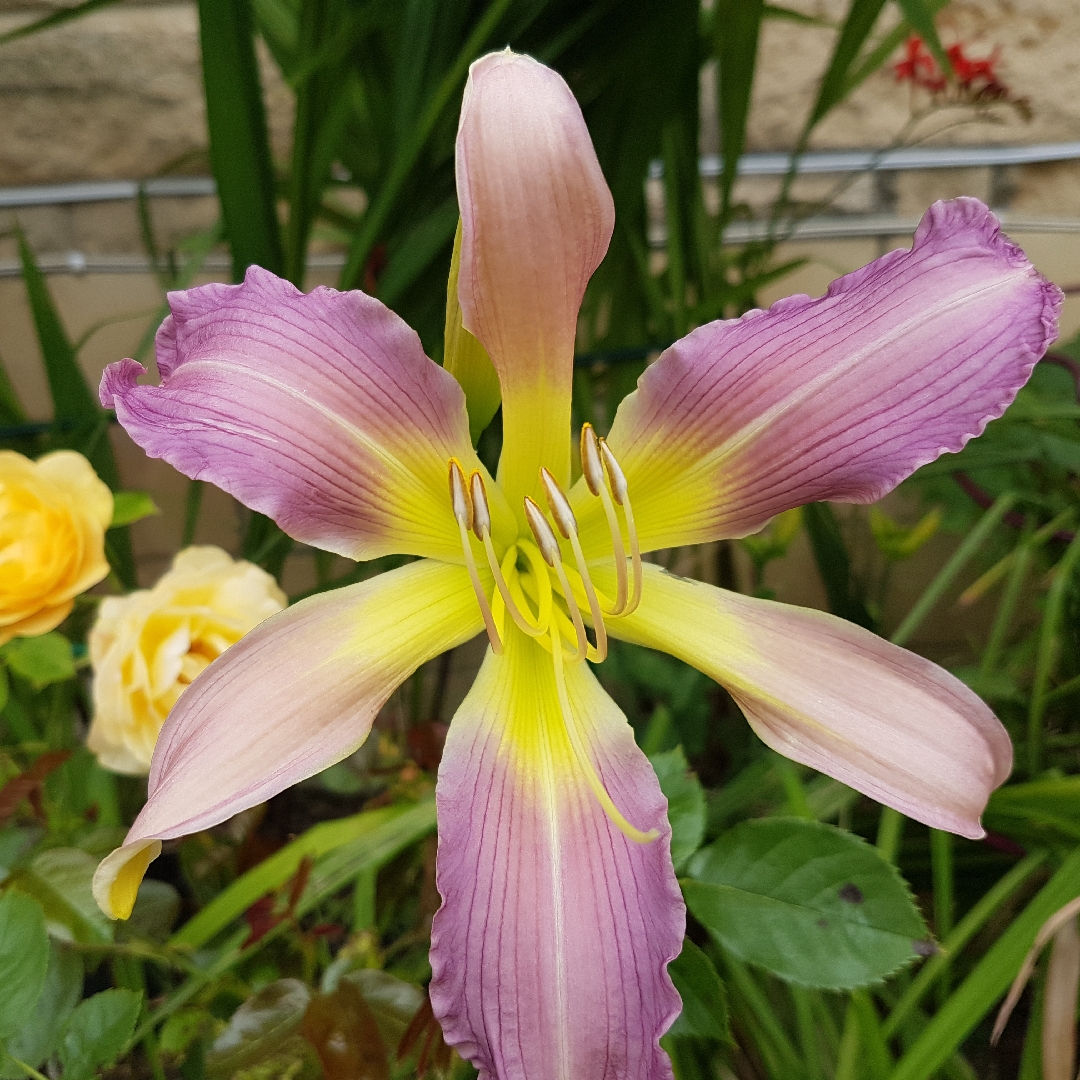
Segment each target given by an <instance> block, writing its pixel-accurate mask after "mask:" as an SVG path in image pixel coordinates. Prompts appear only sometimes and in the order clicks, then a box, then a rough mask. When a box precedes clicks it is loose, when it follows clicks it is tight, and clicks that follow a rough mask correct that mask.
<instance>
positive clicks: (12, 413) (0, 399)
mask: <svg viewBox="0 0 1080 1080" xmlns="http://www.w3.org/2000/svg"><path fill="white" fill-rule="evenodd" d="M26 419H27V417H26V410H25V409H24V408H23V407H22V402H20V401H19V395H18V394H16V393H15V387H14V386H12V384H11V379H10V378H9V377H8V373H7V370H6V369H5V367H4V364H3V361H2V360H0V424H11V425H15V424H25V423H26Z"/></svg>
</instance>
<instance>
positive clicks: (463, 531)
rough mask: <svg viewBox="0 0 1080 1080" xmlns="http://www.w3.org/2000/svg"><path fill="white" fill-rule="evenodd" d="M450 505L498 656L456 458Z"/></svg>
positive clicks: (452, 467)
mask: <svg viewBox="0 0 1080 1080" xmlns="http://www.w3.org/2000/svg"><path fill="white" fill-rule="evenodd" d="M449 479H450V505H451V506H452V507H453V510H454V518H455V520H456V521H457V524H458V533H459V534H460V535H461V550H462V551H463V552H464V554H465V568H466V569H467V570H468V571H469V580H470V581H471V582H472V587H473V592H475V593H476V602H477V603H478V604H479V605H480V614H481V615H482V616H483V618H484V628H485V629H486V630H487V636H488V641H490V642H491V651H492V652H493V653H495V654H496V655H499V654H501V653H502V651H503V643H502V638H501V637H500V636H499V630H498V627H497V626H496V625H495V616H494V615H493V614H492V611H491V607H490V605H489V604H488V599H487V596H486V594H485V593H484V588H483V586H482V585H481V584H480V575H479V574H478V573H477V571H476V561H475V560H474V559H473V553H472V545H471V544H470V543H469V528H470V526H471V525H472V518H473V514H472V507H471V506H470V505H469V494H468V491H467V489H466V487H465V473H464V472H463V471H462V468H461V465H460V463H459V462H458V461H457V459H456V458H451V459H450V477H449Z"/></svg>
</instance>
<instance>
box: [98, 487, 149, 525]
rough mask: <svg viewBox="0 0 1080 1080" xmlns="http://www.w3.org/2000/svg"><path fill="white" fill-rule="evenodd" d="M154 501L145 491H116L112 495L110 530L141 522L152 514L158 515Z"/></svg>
mask: <svg viewBox="0 0 1080 1080" xmlns="http://www.w3.org/2000/svg"><path fill="white" fill-rule="evenodd" d="M160 513H161V511H160V510H159V509H158V508H157V505H156V504H155V502H154V500H153V499H152V498H150V496H149V495H148V494H147V493H146V492H145V491H117V492H114V493H113V516H112V521H111V522H110V523H109V528H110V529H116V528H119V527H120V526H121V525H130V524H131V523H132V522H134V521H142V519H143V518H145V517H150V516H151V515H152V514H160Z"/></svg>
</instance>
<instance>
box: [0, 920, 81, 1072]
mask: <svg viewBox="0 0 1080 1080" xmlns="http://www.w3.org/2000/svg"><path fill="white" fill-rule="evenodd" d="M82 990H83V966H82V961H81V960H80V959H79V958H78V956H76V955H75V953H74V952H72V950H71V949H69V948H67V947H66V946H64V945H61V944H58V943H57V942H56V941H50V942H49V968H48V971H47V972H46V974H45V985H44V987H43V988H42V991H41V996H40V997H39V998H38V1001H37V1006H36V1008H35V1009H34V1013H33V1015H32V1016H31V1017H30V1019H29V1020H28V1021H27V1022H26V1024H25V1025H24V1026H23V1028H22V1030H20V1031H18V1032H16V1034H15V1035H13V1036H12V1038H11V1039H10V1041H9V1042H8V1044H7V1052H8V1053H9V1054H10V1055H11V1057H13V1058H17V1059H18V1060H19V1061H22V1062H25V1063H26V1064H27V1065H29V1066H30V1067H31V1068H35V1069H36V1068H38V1067H39V1066H40V1065H41V1063H42V1062H43V1061H45V1059H46V1058H47V1057H49V1055H50V1054H52V1053H53V1052H54V1051H55V1049H56V1043H57V1041H58V1039H59V1038H60V1032H61V1030H62V1029H63V1026H64V1022H65V1021H66V1020H67V1018H68V1017H69V1016H70V1015H71V1013H72V1012H73V1010H74V1009H75V1006H76V1005H78V1003H79V999H80V998H81V997H82ZM25 1075H26V1074H25V1073H24V1072H23V1071H22V1070H21V1069H19V1068H18V1067H17V1066H15V1065H13V1064H11V1062H9V1061H0V1078H2V1080H15V1078H16V1077H19V1078H21V1077H24V1076H25Z"/></svg>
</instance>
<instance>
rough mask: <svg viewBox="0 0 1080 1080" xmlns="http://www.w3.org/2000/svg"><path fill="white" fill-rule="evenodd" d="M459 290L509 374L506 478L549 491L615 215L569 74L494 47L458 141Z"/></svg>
mask: <svg viewBox="0 0 1080 1080" xmlns="http://www.w3.org/2000/svg"><path fill="white" fill-rule="evenodd" d="M457 186H458V202H459V204H460V206H461V222H462V236H461V266H460V276H459V279H458V296H459V298H460V301H461V312H462V318H463V321H464V324H465V327H466V329H468V330H469V331H470V332H471V333H472V334H473V335H475V336H476V337H477V338H478V339H479V340H480V341H481V342H482V343H483V345H484V346H485V348H486V349H487V351H488V353H489V355H490V356H491V359H492V361H493V362H494V364H495V369H496V371H498V373H499V382H500V384H501V387H502V403H503V456H502V460H501V461H500V464H499V473H500V480H501V481H502V483H503V485H504V488H505V489H506V492H507V495H508V497H509V500H510V503H511V505H513V506H515V507H517V506H518V505H519V504H520V502H521V497H522V496H523V495H527V494H533V495H534V496H536V497H539V487H538V484H539V480H538V470H539V468H540V466H541V465H546V466H547V467H548V468H549V469H550V470H551V471H552V473H553V474H554V475H555V476H556V478H557V479H558V480H559V481H560V482H561V483H563V484H567V483H569V479H570V442H569V439H570V384H571V380H572V378H573V365H574V337H575V334H576V331H577V317H578V308H580V306H581V298H582V296H583V295H584V293H585V285H586V283H587V282H588V280H589V278H590V277H591V276H592V273H593V271H594V270H595V269H596V268H597V266H599V265H600V260H601V259H603V257H604V253H605V252H606V251H607V246H608V243H609V242H610V240H611V233H612V229H613V228H614V222H615V210H614V204H613V202H612V199H611V192H609V191H608V188H607V184H606V183H605V182H604V176H603V173H601V171H600V164H599V162H598V161H597V159H596V153H595V151H594V150H593V146H592V141H591V139H590V138H589V131H588V128H586V126H585V121H584V119H583V117H582V115H581V109H580V108H579V107H578V103H577V102H576V101H575V100H574V95H573V94H572V93H571V92H570V88H569V87H568V86H567V85H566V83H565V82H563V80H562V78H561V76H559V75H558V74H556V73H555V72H554V71H552V70H551V69H550V68H546V67H544V66H543V65H542V64H540V63H538V62H537V61H535V60H533V59H532V58H531V57H528V56H518V55H515V54H514V53H511V52H510V51H509V50H507V51H506V52H500V53H491V54H490V55H489V56H485V57H483V58H482V59H480V60H478V61H476V63H474V64H473V66H472V68H471V69H470V71H469V81H468V83H467V84H466V87H465V97H464V100H463V102H462V105H461V124H460V127H459V128H458V137H457Z"/></svg>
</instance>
